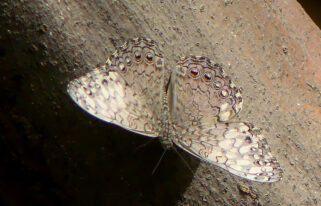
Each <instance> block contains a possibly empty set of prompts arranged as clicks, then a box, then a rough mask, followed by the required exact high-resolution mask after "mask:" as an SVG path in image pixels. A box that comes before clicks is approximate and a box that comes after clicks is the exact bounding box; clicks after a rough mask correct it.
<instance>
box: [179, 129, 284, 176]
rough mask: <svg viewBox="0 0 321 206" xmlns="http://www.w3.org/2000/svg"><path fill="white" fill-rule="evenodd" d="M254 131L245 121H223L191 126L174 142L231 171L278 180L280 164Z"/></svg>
mask: <svg viewBox="0 0 321 206" xmlns="http://www.w3.org/2000/svg"><path fill="white" fill-rule="evenodd" d="M256 133H257V131H256V132H255V131H253V130H252V129H251V127H250V126H249V125H247V124H246V123H224V124H216V125H214V127H213V128H207V129H205V128H203V127H191V128H189V129H187V130H186V131H185V133H182V134H181V135H182V138H179V137H178V138H176V139H175V140H174V142H175V144H176V145H178V146H179V147H181V148H183V149H184V150H186V151H187V152H189V153H191V154H193V155H194V156H196V157H198V158H200V159H202V160H204V161H206V162H209V163H212V164H214V165H217V166H219V167H221V168H223V169H226V170H228V171H229V172H230V173H232V174H234V175H238V176H240V177H243V178H246V179H249V180H253V181H258V182H275V181H278V180H280V178H281V176H282V170H281V169H280V165H279V163H278V162H277V161H276V159H275V158H274V157H273V156H272V155H271V153H270V149H269V147H268V145H267V142H266V141H265V139H264V138H263V137H262V136H261V135H259V134H256Z"/></svg>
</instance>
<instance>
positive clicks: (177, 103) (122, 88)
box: [68, 38, 282, 182]
mask: <svg viewBox="0 0 321 206" xmlns="http://www.w3.org/2000/svg"><path fill="white" fill-rule="evenodd" d="M176 65H177V66H176V68H173V69H171V70H169V69H167V67H166V66H165V64H164V58H163V55H162V53H161V52H160V50H159V48H158V46H157V44H156V43H155V42H154V41H153V40H150V39H145V38H136V39H132V40H129V41H128V42H126V43H125V44H124V45H123V46H121V47H120V48H119V49H118V50H117V51H116V52H115V53H114V54H112V55H111V57H110V58H109V59H108V60H107V62H106V64H105V65H104V66H103V67H99V68H96V69H94V70H93V71H92V72H90V73H88V74H86V75H85V76H82V77H80V78H78V79H75V80H73V81H71V82H70V83H69V85H68V93H69V94H70V96H71V97H72V99H73V100H74V101H75V102H76V103H77V104H78V105H79V106H80V107H81V108H82V109H84V110H85V111H87V112H88V113H90V114H91V115H93V116H95V117H97V118H99V119H101V120H103V121H106V122H109V123H113V124H116V125H118V126H121V127H123V128H125V129H127V130H130V131H133V132H135V133H139V134H142V135H146V136H149V137H160V139H161V141H162V142H163V144H164V145H165V147H167V148H170V147H172V146H173V144H175V145H177V146H178V147H180V148H182V149H184V150H185V151H187V152H189V153H190V154H192V155H194V156H196V157H198V158H199V159H201V160H204V161H206V162H208V163H212V164H214V165H217V166H219V167H221V168H224V169H226V170H227V171H229V172H231V173H232V174H235V175H238V176H240V177H243V178H246V179H249V180H253V181H259V182H275V181H278V180H280V178H281V175H282V170H281V169H280V166H279V164H278V163H277V162H276V159H275V158H274V157H273V156H272V155H271V153H270V149H269V147H268V145H267V143H266V141H265V139H264V138H263V136H262V135H260V134H257V132H254V131H253V128H252V127H251V126H250V125H249V124H247V123H244V122H230V120H231V118H232V117H233V116H235V115H236V114H237V113H239V112H240V111H241V109H242V103H243V101H242V97H241V92H240V89H238V88H237V87H236V86H235V85H234V84H233V83H232V82H231V79H230V78H229V77H228V76H226V75H225V74H224V72H223V69H222V67H221V66H220V65H218V64H215V63H213V62H212V61H211V60H209V59H208V58H206V57H198V56H190V57H183V58H181V59H180V60H179V61H178V62H177V64H176Z"/></svg>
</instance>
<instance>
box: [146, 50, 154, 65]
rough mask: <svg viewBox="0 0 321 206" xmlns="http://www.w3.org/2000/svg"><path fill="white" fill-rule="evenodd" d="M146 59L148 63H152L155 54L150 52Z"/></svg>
mask: <svg viewBox="0 0 321 206" xmlns="http://www.w3.org/2000/svg"><path fill="white" fill-rule="evenodd" d="M145 58H146V61H147V63H152V62H153V58H154V56H153V54H151V53H149V52H148V53H147V54H146V56H145Z"/></svg>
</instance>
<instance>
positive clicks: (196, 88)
mask: <svg viewBox="0 0 321 206" xmlns="http://www.w3.org/2000/svg"><path fill="white" fill-rule="evenodd" d="M168 94H169V106H170V114H171V122H172V128H171V129H172V131H173V132H172V133H173V138H172V139H173V141H174V142H175V143H176V144H177V145H178V146H179V147H182V148H184V149H185V150H186V151H188V152H190V153H191V154H193V155H195V156H196V157H198V158H200V159H202V160H205V161H207V162H210V163H213V164H215V165H217V166H220V167H222V168H224V169H226V170H228V171H229V172H231V173H233V174H235V175H238V176H241V177H244V178H247V179H249V180H254V181H260V182H273V181H277V180H279V179H280V177H281V173H282V172H281V169H280V167H279V164H278V163H277V162H276V160H275V159H274V158H273V157H272V155H271V153H270V150H269V148H268V146H267V144H266V141H265V140H264V139H263V137H262V136H260V135H257V134H255V132H253V131H252V129H251V128H250V127H249V126H248V125H247V124H246V123H229V122H228V121H229V120H230V119H231V118H232V117H233V116H234V115H235V114H237V113H238V112H240V110H241V108H242V103H243V102H242V97H241V92H240V89H238V88H237V87H236V86H235V85H234V84H233V83H232V82H231V80H230V78H229V77H228V76H226V75H225V74H224V72H223V69H222V68H221V67H220V66H219V65H217V64H214V63H213V62H212V61H210V60H209V59H208V58H206V57H194V56H192V57H188V58H182V59H181V60H180V61H179V62H178V63H177V67H176V70H175V72H174V73H173V75H172V77H171V83H170V87H169V92H168Z"/></svg>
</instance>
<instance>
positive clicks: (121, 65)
mask: <svg viewBox="0 0 321 206" xmlns="http://www.w3.org/2000/svg"><path fill="white" fill-rule="evenodd" d="M118 69H119V70H120V71H121V72H126V67H125V65H124V63H119V64H118Z"/></svg>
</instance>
